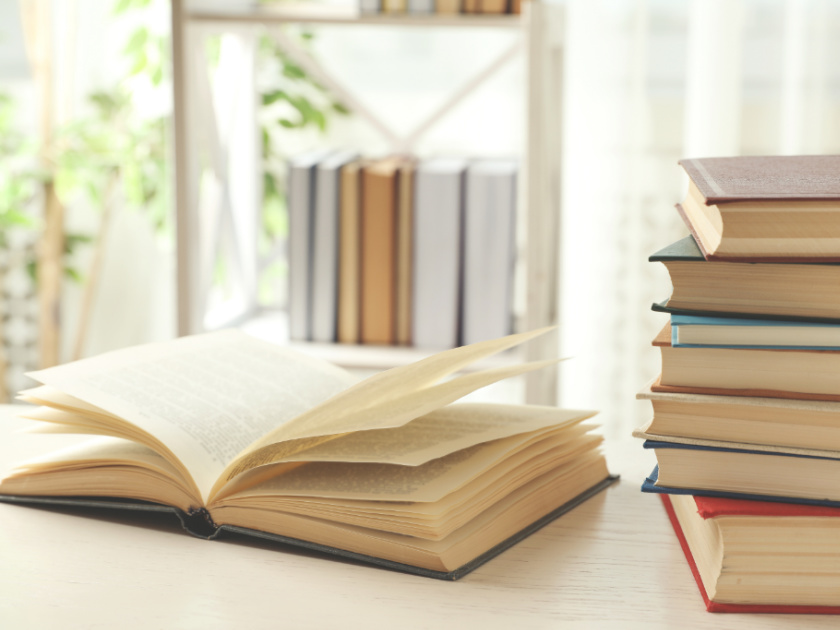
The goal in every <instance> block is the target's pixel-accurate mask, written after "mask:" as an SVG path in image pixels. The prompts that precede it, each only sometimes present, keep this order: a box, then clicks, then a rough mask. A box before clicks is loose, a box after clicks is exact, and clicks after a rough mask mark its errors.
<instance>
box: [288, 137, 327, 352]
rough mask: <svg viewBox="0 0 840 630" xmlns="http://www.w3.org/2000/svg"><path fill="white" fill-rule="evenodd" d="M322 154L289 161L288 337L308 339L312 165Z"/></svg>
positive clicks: (313, 179)
mask: <svg viewBox="0 0 840 630" xmlns="http://www.w3.org/2000/svg"><path fill="white" fill-rule="evenodd" d="M325 156H326V153H322V152H319V153H310V154H305V155H302V156H299V157H298V158H295V159H293V160H291V161H290V162H289V170H288V181H287V200H288V201H287V206H288V211H289V337H290V338H291V339H293V340H296V341H308V340H310V339H311V338H312V223H313V215H314V211H315V207H314V201H315V166H316V165H317V164H318V162H319V161H320V160H321V159H323V158H324V157H325Z"/></svg>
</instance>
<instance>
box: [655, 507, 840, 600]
mask: <svg viewBox="0 0 840 630" xmlns="http://www.w3.org/2000/svg"><path fill="white" fill-rule="evenodd" d="M660 497H661V499H662V503H663V505H664V506H665V510H666V512H667V513H668V518H669V519H670V521H671V525H672V526H673V528H674V532H675V533H676V535H677V539H678V540H679V542H680V547H682V550H683V553H684V554H685V558H686V560H687V561H688V565H689V567H690V568H691V573H692V575H693V576H694V580H695V582H696V583H697V587H698V588H699V589H700V595H701V596H702V598H703V601H704V603H705V604H706V610H708V611H709V612H728V613H777V614H835V615H836V614H840V589H838V588H837V584H838V583H839V582H840V509H838V508H827V507H812V506H802V505H791V504H784V503H765V502H760V501H740V500H733V499H722V498H713V497H702V496H690V495H683V496H677V495H665V494H663V495H660ZM815 548H819V550H820V551H819V552H818V553H815Z"/></svg>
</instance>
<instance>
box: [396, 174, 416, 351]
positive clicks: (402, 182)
mask: <svg viewBox="0 0 840 630" xmlns="http://www.w3.org/2000/svg"><path fill="white" fill-rule="evenodd" d="M398 194H399V199H398V204H397V305H396V309H397V312H396V319H397V330H396V335H397V344H398V345H401V346H408V345H411V275H412V269H411V261H412V258H413V254H412V247H411V245H412V237H413V233H414V231H413V229H412V225H413V216H412V209H413V207H414V162H413V161H412V160H408V159H407V160H405V162H403V164H402V166H401V167H400V171H399V193H398Z"/></svg>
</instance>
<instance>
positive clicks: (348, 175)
mask: <svg viewBox="0 0 840 630" xmlns="http://www.w3.org/2000/svg"><path fill="white" fill-rule="evenodd" d="M364 165H365V163H364V162H363V161H361V160H356V161H354V162H351V163H349V164H347V165H346V166H344V168H342V169H341V198H340V206H339V247H338V315H337V318H338V330H337V334H338V341H339V342H340V343H352V344H356V343H359V328H360V326H361V290H362V289H361V275H362V181H361V175H362V169H363V168H364Z"/></svg>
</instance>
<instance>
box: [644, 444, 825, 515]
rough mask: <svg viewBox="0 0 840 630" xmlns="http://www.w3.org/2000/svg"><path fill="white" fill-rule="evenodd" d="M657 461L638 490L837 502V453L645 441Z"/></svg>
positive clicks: (760, 498)
mask: <svg viewBox="0 0 840 630" xmlns="http://www.w3.org/2000/svg"><path fill="white" fill-rule="evenodd" d="M644 448H646V449H650V450H653V452H654V453H655V454H656V461H657V466H656V470H655V471H654V473H653V474H652V475H651V477H649V478H648V479H647V480H646V481H645V483H644V485H643V486H642V491H644V492H664V493H666V494H698V495H706V496H718V497H729V498H740V499H755V500H759V501H780V502H782V503H802V504H807V505H830V506H834V507H840V487H838V486H837V483H836V480H837V479H838V476H840V452H837V451H834V452H832V453H831V456H826V455H823V456H814V455H801V454H794V453H782V452H778V451H773V452H770V451H759V450H753V449H744V448H721V447H711V446H701V445H699V444H679V443H676V442H660V441H653V440H646V441H645V442H644Z"/></svg>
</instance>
